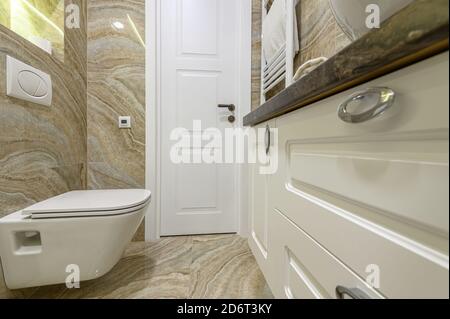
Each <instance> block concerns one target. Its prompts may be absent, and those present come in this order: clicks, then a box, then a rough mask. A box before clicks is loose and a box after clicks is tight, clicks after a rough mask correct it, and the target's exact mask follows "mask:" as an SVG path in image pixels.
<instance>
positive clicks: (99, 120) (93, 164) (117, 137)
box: [87, 0, 145, 240]
mask: <svg viewBox="0 0 450 319" xmlns="http://www.w3.org/2000/svg"><path fill="white" fill-rule="evenodd" d="M113 22H120V23H122V24H123V29H117V28H114V27H113V25H112V23H113ZM136 31H137V33H138V34H139V35H138V34H137V33H136ZM141 39H142V41H144V42H145V1H144V0H133V1H131V0H127V1H124V0H120V1H119V0H89V1H88V57H87V59H88V112H87V114H88V120H87V122H88V130H87V131H88V155H87V161H88V188H89V189H117V188H142V187H145V47H144V45H143V43H142V41H141ZM119 116H131V118H132V126H133V127H132V129H130V130H128V129H126V130H120V129H119V128H118V117H119ZM135 240H144V231H143V226H141V228H140V230H139V231H138V233H137V237H136V238H135Z"/></svg>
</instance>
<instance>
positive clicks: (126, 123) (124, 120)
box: [119, 116, 131, 128]
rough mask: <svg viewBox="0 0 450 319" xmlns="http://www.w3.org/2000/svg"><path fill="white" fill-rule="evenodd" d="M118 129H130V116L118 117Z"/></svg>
mask: <svg viewBox="0 0 450 319" xmlns="http://www.w3.org/2000/svg"><path fill="white" fill-rule="evenodd" d="M119 128H131V116H119Z"/></svg>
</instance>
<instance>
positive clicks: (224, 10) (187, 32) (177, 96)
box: [160, 0, 238, 236]
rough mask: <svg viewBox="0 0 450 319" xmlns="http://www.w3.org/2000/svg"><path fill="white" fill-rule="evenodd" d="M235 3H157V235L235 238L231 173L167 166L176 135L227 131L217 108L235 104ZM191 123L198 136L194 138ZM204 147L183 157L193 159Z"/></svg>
mask: <svg viewBox="0 0 450 319" xmlns="http://www.w3.org/2000/svg"><path fill="white" fill-rule="evenodd" d="M237 13H238V10H237V0H163V1H161V83H160V85H161V152H162V154H161V235H162V236H167V235H188V234H208V233H230V232H236V230H237V226H236V220H237V216H236V207H237V206H236V200H235V199H236V194H235V189H234V188H235V187H234V185H235V166H234V165H232V164H205V163H196V164H174V163H173V161H172V160H171V158H170V152H171V149H172V147H173V146H174V144H175V143H176V142H174V141H171V140H170V135H171V132H173V129H175V128H185V129H187V130H188V132H189V133H188V135H189V136H190V137H193V136H194V135H196V134H202V133H203V132H204V130H205V129H207V128H211V127H212V128H218V129H219V130H220V131H222V132H224V130H225V128H228V127H233V124H231V123H230V122H229V121H228V116H229V115H231V114H232V113H231V112H230V111H229V110H228V109H223V108H220V109H219V108H218V104H235V103H236V101H237V89H238V88H237V85H236V83H238V81H237V74H238V72H237V67H238V63H237V61H238V59H237V57H238V56H237V41H236V39H237V37H238V34H237V32H238V27H237V25H238V19H237ZM194 120H200V121H201V126H202V128H201V129H197V130H196V131H194V125H193V121H194ZM208 147H210V146H208V142H207V141H206V142H203V143H200V144H199V145H191V146H190V147H186V149H184V150H180V151H187V150H190V151H192V152H193V153H196V154H199V153H200V152H203V151H205V148H208Z"/></svg>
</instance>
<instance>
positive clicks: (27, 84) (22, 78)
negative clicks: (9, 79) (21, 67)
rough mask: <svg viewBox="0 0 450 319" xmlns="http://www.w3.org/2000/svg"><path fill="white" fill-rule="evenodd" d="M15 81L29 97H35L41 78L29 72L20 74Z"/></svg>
mask: <svg viewBox="0 0 450 319" xmlns="http://www.w3.org/2000/svg"><path fill="white" fill-rule="evenodd" d="M17 80H18V82H19V85H20V87H21V88H22V90H24V91H25V92H26V93H27V94H28V95H30V96H35V94H36V91H37V89H38V88H39V86H40V84H41V82H42V79H41V77H40V76H39V75H37V74H36V73H33V72H31V71H22V72H20V73H19V76H18V77H17Z"/></svg>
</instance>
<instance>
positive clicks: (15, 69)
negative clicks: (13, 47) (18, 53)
mask: <svg viewBox="0 0 450 319" xmlns="http://www.w3.org/2000/svg"><path fill="white" fill-rule="evenodd" d="M6 74H7V81H6V83H7V84H6V94H7V95H8V96H12V97H15V98H18V99H22V100H25V101H29V102H33V103H37V104H42V105H46V106H50V105H51V104H52V95H53V94H52V93H53V92H52V79H51V77H50V75H48V74H47V73H45V72H42V71H41V70H38V69H36V68H33V67H32V66H29V65H27V64H25V63H23V62H21V61H19V60H17V59H14V58H12V57H10V56H7V57H6Z"/></svg>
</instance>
